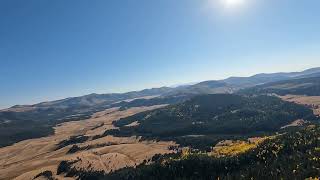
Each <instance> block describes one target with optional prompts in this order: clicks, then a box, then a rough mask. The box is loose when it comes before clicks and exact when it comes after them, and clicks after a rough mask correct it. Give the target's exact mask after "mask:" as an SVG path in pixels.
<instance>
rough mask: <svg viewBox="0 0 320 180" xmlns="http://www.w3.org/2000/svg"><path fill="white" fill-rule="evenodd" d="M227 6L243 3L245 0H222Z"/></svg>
mask: <svg viewBox="0 0 320 180" xmlns="http://www.w3.org/2000/svg"><path fill="white" fill-rule="evenodd" d="M222 1H223V3H224V4H225V5H226V6H229V7H233V6H238V5H241V4H242V3H243V1H244V0H222Z"/></svg>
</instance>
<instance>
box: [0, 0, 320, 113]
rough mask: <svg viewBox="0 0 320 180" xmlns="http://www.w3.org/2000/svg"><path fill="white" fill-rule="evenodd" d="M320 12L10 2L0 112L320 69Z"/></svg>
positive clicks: (312, 3) (166, 0) (274, 6)
mask: <svg viewBox="0 0 320 180" xmlns="http://www.w3.org/2000/svg"><path fill="white" fill-rule="evenodd" d="M227 2H229V3H227ZM230 2H241V3H230ZM319 6H320V1H317V0H307V1H298V0H283V1H278V0H269V1H260V0H241V1H225V0H200V1H194V0H177V1H171V0H163V1H148V0H139V1H134V2H133V1H130V0H124V1H121V2H120V1H112V0H111V1H99V0H98V1H76V0H69V1H49V0H43V1H37V0H30V1H21V0H4V1H1V2H0V23H1V27H2V28H0V39H1V41H0V62H1V66H0V82H1V93H0V98H1V102H0V109H3V108H7V107H11V106H13V105H17V104H34V103H38V102H42V101H51V100H57V99H62V98H66V97H71V96H72V97H74V96H81V95H86V94H90V93H114V92H115V93H117V92H128V91H132V90H140V89H145V88H152V87H161V86H172V85H176V84H184V83H188V82H200V81H205V80H218V79H224V78H227V77H230V76H250V75H254V74H258V73H272V72H292V71H302V70H304V69H308V68H313V67H320V61H319V57H320V44H319V42H320V41H319V40H320V24H319V23H318V17H320V12H319V11H318V7H319Z"/></svg>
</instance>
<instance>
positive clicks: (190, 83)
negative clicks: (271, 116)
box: [0, 66, 320, 110]
mask: <svg viewBox="0 0 320 180" xmlns="http://www.w3.org/2000/svg"><path fill="white" fill-rule="evenodd" d="M312 68H320V66H319V67H318V66H317V67H310V68H306V69H302V70H297V71H277V72H260V73H255V74H250V75H247V76H236V75H235V76H228V77H224V78H221V79H205V80H199V81H197V82H181V83H178V84H171V85H163V86H152V87H144V88H140V89H131V90H124V91H117V92H91V93H86V94H78V95H70V96H67V97H56V98H52V99H46V98H43V100H39V101H35V102H31V103H21V104H13V105H10V106H5V107H1V106H0V110H1V109H6V108H10V107H12V106H15V105H33V104H37V103H41V102H49V101H55V100H61V99H66V98H72V97H79V96H85V95H90V94H112V93H127V92H132V91H141V90H144V89H152V88H161V87H173V88H174V87H178V86H183V85H192V84H197V83H200V82H203V81H210V80H217V81H219V80H224V79H227V78H230V77H250V76H253V75H256V74H270V73H271V74H272V73H289V72H301V71H304V70H307V69H312Z"/></svg>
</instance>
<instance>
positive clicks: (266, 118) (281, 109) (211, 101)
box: [104, 94, 317, 149]
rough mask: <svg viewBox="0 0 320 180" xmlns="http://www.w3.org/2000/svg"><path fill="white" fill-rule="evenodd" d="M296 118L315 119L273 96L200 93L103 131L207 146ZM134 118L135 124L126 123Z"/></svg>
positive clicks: (263, 131)
mask: <svg viewBox="0 0 320 180" xmlns="http://www.w3.org/2000/svg"><path fill="white" fill-rule="evenodd" d="M297 119H304V120H306V121H316V120H317V118H316V117H315V116H314V115H313V112H312V110H311V109H309V108H307V107H305V106H302V105H298V104H294V103H290V102H285V101H282V100H281V99H279V98H277V97H272V96H239V95H232V94H212V95H202V96H197V97H194V98H192V99H191V100H188V101H186V102H184V103H180V104H177V105H171V106H168V107H165V108H162V109H158V110H153V111H149V112H143V113H139V114H136V115H133V116H131V117H127V118H123V119H120V120H119V121H116V122H114V125H115V126H118V127H119V129H116V130H108V131H106V132H105V134H104V135H115V136H132V135H136V136H142V137H143V138H146V139H158V140H174V141H177V142H178V143H179V144H181V145H183V146H185V145H186V146H192V147H194V148H197V149H208V148H210V147H211V146H212V144H215V143H217V142H218V141H221V140H223V139H230V138H231V139H240V138H242V139H246V138H248V137H250V136H257V135H268V134H271V133H274V132H276V131H279V130H280V129H281V127H283V126H285V125H287V124H289V123H291V122H292V121H294V120H297ZM135 121H137V122H138V123H139V124H138V125H137V126H134V127H131V126H130V127H128V126H126V125H128V124H130V123H132V122H135Z"/></svg>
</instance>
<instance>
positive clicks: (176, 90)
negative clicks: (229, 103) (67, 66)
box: [6, 67, 320, 111]
mask: <svg viewBox="0 0 320 180" xmlns="http://www.w3.org/2000/svg"><path fill="white" fill-rule="evenodd" d="M305 77H320V67H318V68H312V69H307V70H305V71H302V72H289V73H270V74H265V73H262V74H256V75H253V76H250V77H230V78H227V79H224V80H211V81H203V82H200V83H196V84H194V83H192V84H191V85H188V84H185V85H181V86H178V87H160V88H152V89H144V90H142V91H132V92H128V93H111V94H89V95H85V96H80V97H71V98H66V99H62V100H57V101H50V102H43V103H39V104H34V105H16V106H13V107H11V108H9V109H6V111H7V110H9V111H10V110H17V109H20V110H22V109H34V108H40V109H44V108H59V109H66V108H72V109H74V108H80V109H81V108H88V107H94V106H103V107H104V106H109V105H110V104H112V103H115V102H118V101H123V100H127V99H135V98H141V97H145V96H163V97H165V96H173V95H181V94H217V93H233V92H236V91H238V90H239V89H243V88H248V87H253V86H256V85H262V84H266V83H271V82H277V81H283V80H290V79H298V78H305Z"/></svg>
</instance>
